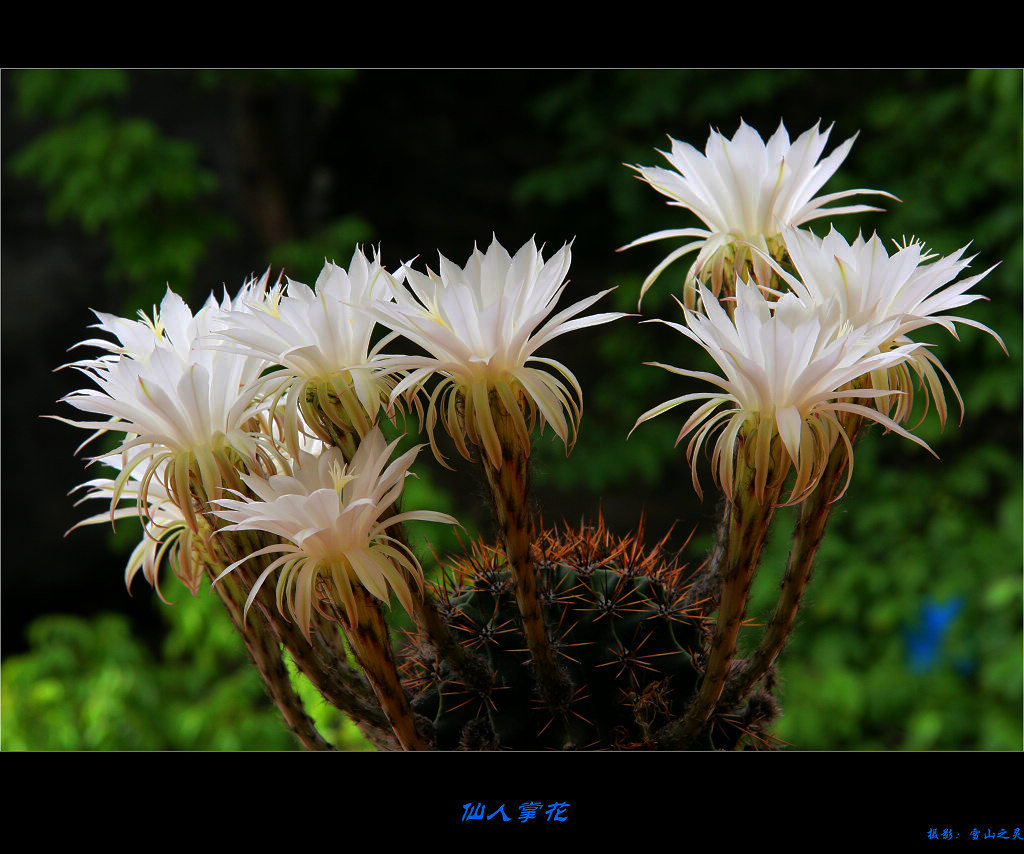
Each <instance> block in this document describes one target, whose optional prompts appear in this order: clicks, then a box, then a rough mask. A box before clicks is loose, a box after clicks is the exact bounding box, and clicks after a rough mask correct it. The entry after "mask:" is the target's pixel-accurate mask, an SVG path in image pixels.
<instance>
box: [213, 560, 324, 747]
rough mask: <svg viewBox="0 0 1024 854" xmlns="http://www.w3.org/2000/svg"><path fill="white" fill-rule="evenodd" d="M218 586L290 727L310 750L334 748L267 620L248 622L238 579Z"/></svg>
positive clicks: (265, 682) (232, 617)
mask: <svg viewBox="0 0 1024 854" xmlns="http://www.w3.org/2000/svg"><path fill="white" fill-rule="evenodd" d="M211 571H212V570H211ZM215 589H216V591H217V594H218V595H219V596H220V600H221V602H222V603H223V604H224V608H225V610H226V611H227V612H228V615H229V616H230V617H231V622H232V623H233V624H234V626H235V629H237V630H238V633H239V634H240V635H241V636H242V639H243V640H244V641H245V646H246V648H247V649H248V650H249V655H250V657H251V658H252V660H253V663H254V664H255V665H256V669H257V670H259V672H260V676H262V677H263V682H264V684H265V685H266V687H267V693H268V694H269V695H270V698H271V699H272V700H273V701H274V704H275V705H276V706H277V708H278V709H279V710H280V712H281V715H282V716H283V717H284V720H285V723H286V724H288V728H289V729H290V730H291V731H292V733H293V734H294V735H295V736H296V738H298V739H299V741H300V742H301V743H302V746H303V747H305V748H306V749H307V750H334V747H333V746H332V745H331V744H330V743H328V742H327V741H326V739H324V737H323V736H322V735H320V733H319V732H318V731H317V728H316V724H315V723H314V722H313V719H312V718H311V717H310V716H309V715H308V714H307V713H306V710H305V707H304V706H303V703H302V698H301V697H299V695H298V693H297V692H296V691H295V689H294V687H292V683H291V678H290V677H289V675H288V668H287V667H286V666H285V663H284V657H283V655H282V654H281V646H280V644H279V643H278V640H277V638H276V637H275V636H274V633H273V632H272V630H271V629H270V627H269V626H268V625H267V623H266V621H265V620H263V619H262V618H261V617H258V618H257V619H254V620H249V621H248V623H247V621H246V619H245V617H244V614H243V611H244V606H245V596H246V593H245V592H244V591H243V590H242V588H241V586H240V585H239V584H238V579H235V578H225V579H223V580H222V581H221V582H220V583H219V584H217V586H216V588H215Z"/></svg>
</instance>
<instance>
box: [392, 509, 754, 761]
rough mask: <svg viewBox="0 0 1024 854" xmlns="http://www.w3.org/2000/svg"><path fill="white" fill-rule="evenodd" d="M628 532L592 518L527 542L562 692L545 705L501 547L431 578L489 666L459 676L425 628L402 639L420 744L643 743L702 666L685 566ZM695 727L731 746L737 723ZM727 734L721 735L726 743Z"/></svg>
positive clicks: (482, 548)
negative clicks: (473, 677) (563, 702)
mask: <svg viewBox="0 0 1024 854" xmlns="http://www.w3.org/2000/svg"><path fill="white" fill-rule="evenodd" d="M641 541H642V529H641V530H640V531H637V532H635V533H633V534H631V535H629V536H627V537H626V538H616V537H614V536H613V535H611V534H609V533H608V532H607V530H606V529H605V528H604V525H603V523H600V522H599V523H598V525H597V526H596V527H591V528H586V527H582V528H578V529H563V530H562V531H558V530H548V531H545V532H543V533H542V534H541V536H540V537H539V538H538V541H537V546H536V547H535V549H534V557H535V567H536V571H537V573H538V577H539V583H540V587H541V600H542V602H543V608H544V617H545V622H546V624H547V626H548V630H549V633H550V636H551V638H552V643H553V646H554V648H555V652H556V655H557V657H558V662H559V665H560V667H561V668H562V669H563V671H564V673H565V675H566V676H568V678H569V680H570V682H571V685H572V688H573V695H572V699H571V701H570V703H569V705H568V707H567V708H566V709H564V710H556V709H552V708H550V707H547V706H546V705H545V703H544V701H543V699H542V696H541V693H540V692H539V691H538V689H537V686H536V680H535V679H534V674H533V672H532V666H531V664H530V656H529V650H528V648H527V643H526V639H525V637H524V635H523V632H522V625H521V621H520V619H519V616H518V612H517V610H516V603H515V594H514V592H513V589H512V578H511V572H510V570H509V568H508V563H507V559H506V556H505V554H504V551H503V550H502V549H501V548H499V547H495V546H488V545H485V544H483V543H479V544H475V545H474V546H473V547H471V548H470V549H469V550H468V552H467V553H466V554H465V555H464V556H463V557H461V558H459V559H457V560H455V561H453V562H451V563H450V564H449V566H448V567H447V572H446V574H445V576H444V578H443V580H442V581H441V582H439V583H437V584H436V585H435V589H434V594H435V596H436V598H437V600H438V602H439V610H440V612H441V616H442V618H443V619H444V620H445V622H446V623H448V625H449V626H450V627H451V629H452V630H453V633H454V634H455V636H456V638H457V640H458V642H459V643H460V644H461V645H462V646H463V647H464V648H465V649H467V650H468V651H470V652H472V653H473V654H475V655H476V656H478V657H479V658H481V659H482V660H483V662H484V663H485V665H486V667H487V668H488V669H489V670H490V671H491V673H492V674H493V682H492V684H491V685H490V686H489V687H488V688H487V689H485V690H481V689H479V688H474V687H471V686H470V685H469V684H468V683H467V680H465V679H463V678H461V677H460V674H459V673H458V672H457V671H456V669H455V668H454V667H453V666H452V665H451V664H450V663H449V662H448V661H446V660H443V659H439V657H438V656H437V655H436V653H435V652H434V650H433V648H432V647H431V646H430V644H429V643H428V642H427V640H426V638H425V637H422V636H417V637H413V638H412V639H410V642H409V644H408V645H407V646H406V649H405V658H406V662H405V672H406V687H407V689H408V690H409V691H410V693H411V694H412V695H413V701H412V706H413V709H414V711H415V712H416V713H417V714H418V715H420V716H422V717H421V721H422V720H424V719H426V720H429V721H430V722H431V724H432V733H431V739H432V741H433V746H434V747H435V748H437V749H440V750H456V749H471V750H480V749H512V750H524V749H525V750H530V749H534V750H539V749H555V750H566V749H588V750H593V749H634V748H640V749H642V748H655V747H657V746H658V745H657V733H658V731H659V730H660V729H662V728H663V727H665V726H666V725H667V724H669V723H671V722H672V721H674V720H677V719H679V718H680V717H682V715H683V714H684V713H685V711H686V708H687V706H688V704H689V703H690V702H691V701H692V698H693V695H694V692H695V689H696V687H697V685H698V682H699V679H700V676H701V673H702V659H703V651H704V650H705V649H706V645H707V633H706V630H705V628H704V623H705V617H704V616H703V615H702V614H701V613H700V611H699V608H695V607H693V606H690V607H684V605H683V604H682V603H683V601H684V598H685V593H686V586H685V584H684V582H683V578H682V577H683V571H684V569H685V567H683V566H680V565H679V564H678V563H677V560H676V558H675V556H672V555H669V554H667V553H666V552H665V551H664V550H663V548H662V546H663V543H664V541H663V542H662V543H660V544H658V545H657V546H655V547H654V548H653V549H650V550H645V549H644V548H643V547H642V544H641ZM715 723H717V724H719V725H718V726H712V727H710V728H709V741H708V744H707V746H708V747H724V746H734V745H735V743H736V741H737V739H738V736H739V735H742V734H743V731H744V730H743V721H740V720H738V719H737V720H736V722H734V723H732V725H731V726H722V725H721V724H723V721H721V720H719V721H716V722H715ZM728 742H731V744H727V743H728Z"/></svg>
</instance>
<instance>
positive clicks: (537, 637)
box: [482, 402, 572, 709]
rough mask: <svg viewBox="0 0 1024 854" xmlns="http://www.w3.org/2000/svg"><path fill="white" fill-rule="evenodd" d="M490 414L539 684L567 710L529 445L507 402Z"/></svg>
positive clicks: (497, 491)
mask: <svg viewBox="0 0 1024 854" xmlns="http://www.w3.org/2000/svg"><path fill="white" fill-rule="evenodd" d="M491 416H492V418H493V421H494V426H495V430H496V431H497V434H498V439H499V441H500V444H501V457H502V458H501V466H500V468H497V469H495V467H494V466H493V464H492V463H491V462H490V461H489V459H488V455H487V454H482V457H483V460H482V464H483V468H484V474H485V475H486V477H487V483H488V484H489V486H490V488H491V496H492V498H493V499H494V508H495V512H496V514H497V517H498V524H499V525H500V527H501V530H502V533H503V535H504V540H505V551H506V554H507V555H508V563H509V568H510V569H511V572H512V579H513V584H514V588H515V595H516V604H517V606H518V608H519V614H520V616H521V617H522V620H523V632H524V634H525V635H526V643H527V646H528V647H529V650H530V658H531V659H532V661H533V665H534V668H535V671H536V674H537V682H538V685H539V687H540V690H541V693H542V695H543V696H544V698H545V700H546V701H547V702H548V704H549V705H551V706H552V707H553V708H556V709H562V708H564V707H565V706H566V704H567V703H568V701H569V699H570V698H571V696H572V686H571V684H570V682H569V679H568V677H567V676H566V675H565V673H564V672H563V671H562V669H561V668H560V667H559V666H558V662H557V661H556V660H555V652H554V648H553V647H552V645H551V638H550V637H549V635H548V629H547V626H546V624H545V622H544V612H543V610H542V607H541V601H540V590H539V587H538V583H537V571H536V569H535V567H534V565H533V558H532V555H531V550H532V547H533V540H534V521H533V513H532V511H531V509H530V506H529V471H528V459H527V452H526V449H525V448H524V447H523V446H522V440H521V439H520V437H519V434H518V433H517V431H516V427H515V421H514V418H513V416H512V415H511V414H510V413H508V412H506V411H505V408H504V406H502V405H501V404H500V403H498V402H492V406H491Z"/></svg>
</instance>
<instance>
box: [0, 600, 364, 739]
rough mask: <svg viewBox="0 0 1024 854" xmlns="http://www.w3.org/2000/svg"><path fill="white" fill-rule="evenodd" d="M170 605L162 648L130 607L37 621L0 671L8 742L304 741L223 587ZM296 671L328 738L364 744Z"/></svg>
mask: <svg viewBox="0 0 1024 854" xmlns="http://www.w3.org/2000/svg"><path fill="white" fill-rule="evenodd" d="M176 589H177V590H178V591H179V592H180V591H181V590H182V588H181V587H180V586H179V587H177V588H176ZM163 612H164V614H165V616H166V619H167V621H168V628H169V631H168V635H167V637H166V639H165V641H164V642H163V644H162V646H161V649H160V650H159V654H157V655H154V654H153V653H152V652H151V651H150V650H149V649H148V648H147V647H146V646H145V645H144V644H143V643H142V642H140V641H139V639H138V638H136V637H135V636H133V634H132V632H131V627H130V625H129V623H128V620H127V619H126V618H125V617H122V616H120V615H114V614H106V615H102V616H100V617H97V618H94V619H91V620H89V619H83V618H81V617H71V616H64V615H54V616H50V617H44V618H40V619H39V620H37V621H36V622H35V623H34V624H33V625H32V628H31V630H30V640H31V642H32V647H33V652H31V653H30V654H26V655H20V656H13V657H10V658H8V659H6V660H5V661H4V664H3V670H2V671H0V679H2V683H3V685H2V689H3V690H2V698H3V699H2V715H3V720H2V728H0V748H2V749H3V750H38V749H47V750H296V749H299V747H298V743H297V742H296V741H295V739H294V738H293V737H292V735H291V734H290V733H289V732H288V731H287V729H286V728H285V726H284V724H283V722H282V721H281V716H280V713H279V712H278V710H277V707H276V706H274V704H273V703H272V702H271V701H270V699H269V697H268V696H267V694H266V691H265V689H264V686H263V682H262V680H261V679H260V677H259V674H258V673H257V672H256V669H255V668H254V667H253V666H252V665H251V663H250V661H249V657H248V653H247V652H246V651H245V645H244V644H243V643H242V639H241V638H240V637H239V636H238V635H237V633H236V632H235V630H234V628H233V627H232V626H231V623H230V621H229V620H227V619H226V617H225V614H224V613H223V608H222V606H221V604H220V601H219V599H218V598H217V596H216V595H214V594H212V593H211V592H210V591H209V590H208V589H204V590H203V591H201V592H200V594H199V595H198V596H197V597H195V598H192V597H190V596H187V595H186V594H183V601H180V602H178V603H177V604H175V605H174V606H173V607H164V608H163ZM292 672H293V674H294V673H295V670H294V668H292ZM293 680H294V683H295V685H296V687H297V688H298V690H299V692H300V694H301V695H302V696H303V699H304V700H305V703H306V708H307V710H308V711H309V713H310V715H312V717H313V718H314V720H316V722H317V724H318V727H319V728H320V731H321V732H322V733H323V734H324V736H325V737H326V738H327V739H328V740H330V741H332V743H334V744H335V745H336V746H338V747H339V748H341V749H346V750H359V749H365V741H364V740H363V738H362V735H361V734H360V733H359V731H358V729H356V727H355V725H354V724H352V723H351V722H350V721H349V720H347V719H346V718H344V717H343V716H342V715H341V714H340V713H339V712H338V711H337V710H336V709H335V708H334V707H333V706H331V705H330V704H328V703H327V702H325V701H324V700H323V699H322V698H321V697H320V696H319V695H318V694H317V691H316V689H315V688H313V686H312V685H311V684H310V683H309V682H308V681H307V680H306V679H305V678H304V677H302V676H301V675H297V674H296V675H294V676H293Z"/></svg>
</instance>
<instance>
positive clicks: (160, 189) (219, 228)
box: [10, 69, 235, 300]
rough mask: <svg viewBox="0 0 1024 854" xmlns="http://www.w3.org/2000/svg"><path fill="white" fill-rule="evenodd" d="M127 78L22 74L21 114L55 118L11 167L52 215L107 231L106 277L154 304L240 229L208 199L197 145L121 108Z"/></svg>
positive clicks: (209, 176)
mask: <svg viewBox="0 0 1024 854" xmlns="http://www.w3.org/2000/svg"><path fill="white" fill-rule="evenodd" d="M130 84H131V81H130V75H129V74H128V72H125V71H118V70H113V69H101V70H94V71H88V72H81V71H75V70H49V69H46V70H33V71H24V72H21V73H20V74H19V76H18V78H17V106H18V108H19V111H20V113H21V115H22V116H24V117H26V118H46V119H48V120H49V122H50V123H49V126H48V128H47V129H46V130H45V131H44V132H43V133H41V134H40V135H39V136H37V137H36V138H35V139H34V140H32V142H31V143H29V144H28V145H26V146H25V147H24V148H22V149H21V151H19V152H18V153H17V154H16V156H15V157H14V158H13V160H12V161H11V163H10V169H11V171H12V173H13V174H14V175H16V176H20V177H26V178H31V179H33V180H34V181H35V182H36V183H37V184H38V185H39V186H40V187H41V188H42V189H43V190H45V191H46V194H47V197H48V202H49V203H48V211H49V215H50V217H51V219H52V220H54V221H55V222H56V221H60V220H63V219H69V220H71V221H73V222H75V223H77V224H78V225H79V226H81V228H82V229H84V230H85V231H86V232H87V233H93V234H94V233H97V232H102V234H103V235H104V237H105V238H106V242H107V245H108V248H109V254H110V262H109V264H108V267H107V275H108V276H109V277H111V278H114V279H126V280H128V281H129V282H131V283H133V284H134V285H135V286H136V290H138V289H141V290H142V291H143V293H144V295H145V296H146V297H147V298H148V299H153V300H155V299H157V298H159V296H160V295H161V294H162V290H163V287H164V285H165V284H166V283H167V282H171V281H173V282H175V284H176V286H177V287H179V288H180V287H187V286H188V284H190V283H191V280H192V277H193V275H194V273H195V268H196V265H197V264H198V263H199V261H200V260H201V259H202V258H203V256H204V255H205V254H206V251H207V249H208V246H209V244H210V242H211V241H213V240H215V239H217V238H227V237H231V236H232V235H234V233H235V229H234V226H233V224H232V223H231V221H230V220H229V219H228V218H227V217H225V216H224V215H223V214H221V213H219V212H218V211H216V210H213V209H211V208H209V207H208V206H206V205H205V204H204V200H205V198H206V197H208V196H210V195H211V194H214V193H215V192H216V190H217V188H218V181H217V177H216V176H215V175H214V173H213V172H211V171H210V170H209V169H207V168H205V167H204V166H203V165H202V164H201V162H200V151H199V147H198V146H197V145H196V144H195V143H193V142H191V141H188V140H181V139H173V138H171V137H169V136H167V135H165V134H163V133H161V131H160V129H159V128H158V127H157V126H156V125H155V124H154V123H153V122H152V121H150V120H149V119H147V118H143V117H138V116H124V115H118V114H116V113H115V108H116V106H117V104H116V102H117V101H118V100H119V99H120V98H121V97H122V96H124V95H125V94H126V93H127V92H128V90H129V88H130Z"/></svg>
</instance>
